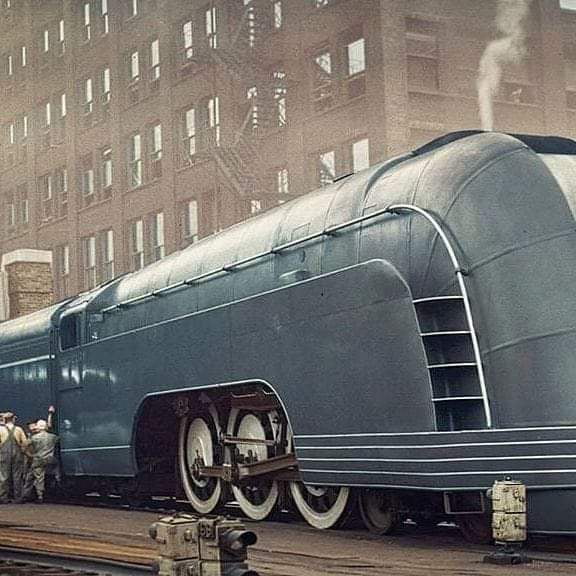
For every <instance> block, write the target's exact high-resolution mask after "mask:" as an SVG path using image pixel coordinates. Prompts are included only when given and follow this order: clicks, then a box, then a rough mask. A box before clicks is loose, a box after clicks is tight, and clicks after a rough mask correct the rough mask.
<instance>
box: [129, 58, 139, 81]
mask: <svg viewBox="0 0 576 576" xmlns="http://www.w3.org/2000/svg"><path fill="white" fill-rule="evenodd" d="M138 80H140V58H139V56H138V51H136V50H135V51H134V52H132V53H131V54H130V82H131V83H133V82H138Z"/></svg>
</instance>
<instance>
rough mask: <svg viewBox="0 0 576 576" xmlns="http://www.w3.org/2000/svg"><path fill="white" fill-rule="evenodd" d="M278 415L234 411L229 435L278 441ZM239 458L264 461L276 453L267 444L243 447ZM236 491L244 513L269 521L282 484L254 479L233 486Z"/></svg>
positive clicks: (253, 461) (230, 420) (238, 452)
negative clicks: (274, 426) (275, 439)
mask: <svg viewBox="0 0 576 576" xmlns="http://www.w3.org/2000/svg"><path fill="white" fill-rule="evenodd" d="M277 418H278V415H277V414H276V412H268V413H255V412H250V411H247V410H240V409H233V410H232V411H231V413H230V418H229V420H228V434H229V435H231V436H234V437H240V438H251V439H254V440H274V428H273V425H274V423H275V420H276V419H277ZM236 450H237V457H238V459H239V460H240V461H244V462H250V463H255V462H262V461H263V460H266V459H268V458H269V457H270V456H271V455H272V454H273V450H272V448H271V447H267V446H265V445H263V444H257V443H255V444H239V445H238V446H237V448H236ZM232 491H233V493H234V497H235V498H236V501H237V502H238V504H239V505H240V508H241V510H242V511H243V512H244V514H246V516H248V517H249V518H252V519H253V520H263V519H264V518H267V517H268V516H269V515H270V514H271V513H272V511H273V510H274V507H275V506H276V502H277V501H278V494H279V491H278V483H277V482H271V481H269V480H259V479H257V478H255V479H253V480H250V483H247V484H243V485H242V486H232Z"/></svg>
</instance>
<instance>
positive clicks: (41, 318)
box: [0, 302, 66, 347]
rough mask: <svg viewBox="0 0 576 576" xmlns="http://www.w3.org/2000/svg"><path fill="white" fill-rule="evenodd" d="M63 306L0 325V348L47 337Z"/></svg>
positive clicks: (54, 306) (33, 313) (49, 308)
mask: <svg viewBox="0 0 576 576" xmlns="http://www.w3.org/2000/svg"><path fill="white" fill-rule="evenodd" d="M65 304H66V303H64V302H60V303H58V304H54V305H53V306H49V307H48V308H43V309H42V310H38V311H37V312H32V313H31V314H27V315H26V316H21V317H19V318H14V319H13V320H7V321H5V322H2V323H0V347H3V346H9V345H11V344H17V343H18V342H21V341H26V342H28V341H30V340H34V339H37V338H45V337H48V332H49V330H50V327H51V326H52V324H53V321H54V319H55V317H56V315H57V314H58V311H59V310H60V309H61V308H62V307H63V306H65Z"/></svg>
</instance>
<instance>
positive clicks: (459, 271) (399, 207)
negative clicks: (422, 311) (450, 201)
mask: <svg viewBox="0 0 576 576" xmlns="http://www.w3.org/2000/svg"><path fill="white" fill-rule="evenodd" d="M388 209H389V210H390V211H391V212H396V213H402V212H414V213H416V214H419V215H420V216H423V217H424V218H426V220H427V221H428V222H429V223H430V224H431V225H432V227H433V228H434V230H435V231H436V233H437V234H438V236H439V237H440V239H441V240H442V243H443V244H444V247H445V248H446V251H447V252H448V256H449V257H450V260H451V262H452V266H453V267H454V271H455V272H456V277H457V278H458V285H459V287H460V293H461V294H462V297H463V302H464V310H465V312H466V320H467V321H468V326H469V327H470V339H471V340H472V348H473V350H474V359H475V361H476V364H477V371H478V380H479V382H480V390H481V391H482V404H483V405H484V415H485V417H486V426H487V427H488V428H492V415H491V413H490V403H489V402H488V392H487V389H486V380H485V378H484V366H483V365H482V356H481V354H480V345H479V343H478V335H477V333H476V328H475V327H474V319H473V317H472V309H471V307H470V297H469V296H468V290H467V289H466V283H465V282H464V271H463V268H462V266H461V265H460V262H459V261H458V257H457V256H456V252H455V251H454V248H453V246H452V244H451V242H450V240H449V238H448V236H447V235H446V233H445V232H444V230H443V229H442V226H440V224H439V223H438V222H437V221H436V219H435V218H434V217H433V216H432V215H431V214H430V213H428V212H427V211H426V210H423V209H422V208H419V207H418V206H414V205H412V204H395V205H393V206H390V207H389V208H388Z"/></svg>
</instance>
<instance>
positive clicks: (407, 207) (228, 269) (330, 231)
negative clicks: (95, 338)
mask: <svg viewBox="0 0 576 576" xmlns="http://www.w3.org/2000/svg"><path fill="white" fill-rule="evenodd" d="M405 212H408V213H414V214H418V215H420V216H422V217H424V218H425V219H426V220H427V221H428V222H429V223H430V224H431V225H432V227H433V228H434V230H435V231H436V233H437V234H438V236H439V238H440V239H441V240H442V243H443V245H444V247H445V248H446V251H447V252H448V256H449V258H450V261H451V263H452V266H453V268H454V271H455V272H456V277H457V279H458V285H459V288H460V292H461V294H462V298H463V300H464V309H465V313H466V319H467V321H468V325H469V327H470V332H471V334H470V337H471V340H472V348H473V351H474V359H475V362H476V364H477V370H478V380H479V383H480V389H481V391H482V404H483V406H484V414H485V417H486V426H487V427H488V428H491V427H492V415H491V412H490V403H489V401H488V394H487V389H486V380H485V376H484V367H483V365H482V357H481V354H480V345H479V343H478V336H477V333H476V328H475V326H474V319H473V316H472V309H471V307H470V298H469V295H468V290H467V288H466V283H465V282H464V271H463V268H462V266H461V265H460V262H459V261H458V257H457V256H456V252H455V251H454V248H453V246H452V244H451V242H450V239H449V238H448V236H447V235H446V233H445V232H444V230H443V229H442V226H441V225H440V224H439V222H438V221H437V220H436V219H435V218H434V217H433V216H432V215H431V214H430V213H429V212H427V211H426V210H424V209H422V208H419V207H418V206H414V205H412V204H393V205H391V206H388V207H387V208H383V209H381V210H376V211H375V212H371V213H370V214H364V215H363V216H359V217H358V218H354V219H352V220H347V221H346V222H342V223H341V224H337V225H335V226H330V227H328V228H325V229H324V230H322V231H320V232H315V233H314V234H308V235H307V236H303V237H302V238H298V239H297V240H292V241H290V242H286V243H284V244H280V245H279V246H276V247H273V248H271V249H270V250H266V251H264V252H259V253H257V254H254V255H253V256H248V257H247V258H243V259H241V260H237V261H235V262H231V263H230V264H225V265H224V266H222V267H220V268H215V269H213V270H209V271H208V272H204V273H202V274H198V275H197V276H193V277H191V278H187V279H185V280H181V281H180V282H176V283H174V284H170V285H168V286H165V287H164V288H159V289H158V290H153V291H152V292H147V293H146V294H141V295H140V296H136V297H134V298H130V299H128V300H124V301H122V302H119V303H118V304H114V305H112V306H108V307H107V308H103V309H102V310H101V313H102V314H106V313H110V312H113V311H114V310H121V309H122V308H126V307H128V306H131V305H133V304H137V303H139V302H142V301H144V300H148V299H149V298H157V297H160V296H162V295H164V294H166V293H168V292H171V291H173V290H178V289H180V288H183V287H186V286H191V285H193V284H197V283H199V282H202V281H204V280H207V279H209V278H212V277H215V276H218V275H220V274H229V273H233V272H234V271H235V270H237V269H238V268H240V267H241V266H245V265H247V264H251V263H252V262H255V261H257V260H260V259H262V258H266V257H268V256H274V255H278V254H282V252H284V251H285V250H288V249H290V248H294V247H296V246H299V245H300V244H305V243H307V242H311V241H313V240H318V239H320V238H324V237H330V236H334V235H335V234H337V233H338V232H340V231H341V230H345V229H347V228H350V227H352V226H356V225H357V224H362V223H364V222H367V221H369V220H374V219H376V218H379V217H380V216H384V215H387V214H402V213H405Z"/></svg>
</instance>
